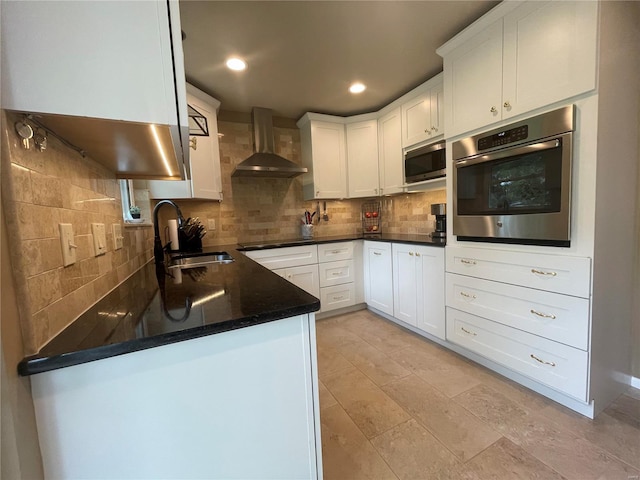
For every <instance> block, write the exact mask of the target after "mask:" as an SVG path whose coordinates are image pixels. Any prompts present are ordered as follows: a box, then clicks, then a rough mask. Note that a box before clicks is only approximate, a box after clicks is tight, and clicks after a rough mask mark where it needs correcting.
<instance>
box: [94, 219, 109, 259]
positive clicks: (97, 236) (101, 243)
mask: <svg viewBox="0 0 640 480" xmlns="http://www.w3.org/2000/svg"><path fill="white" fill-rule="evenodd" d="M91 233H92V234H93V248H94V250H95V252H96V257H98V256H100V255H104V254H105V253H107V233H106V231H105V228H104V223H92V224H91Z"/></svg>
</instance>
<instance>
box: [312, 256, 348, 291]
mask: <svg viewBox="0 0 640 480" xmlns="http://www.w3.org/2000/svg"><path fill="white" fill-rule="evenodd" d="M318 267H319V268H320V286H321V287H330V286H332V285H340V284H342V283H350V282H353V279H354V277H355V275H354V272H353V260H342V261H339V262H329V263H321V264H320V265H318Z"/></svg>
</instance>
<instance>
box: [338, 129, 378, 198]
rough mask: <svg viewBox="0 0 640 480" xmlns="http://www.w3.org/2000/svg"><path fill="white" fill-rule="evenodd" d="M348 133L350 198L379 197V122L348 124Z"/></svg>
mask: <svg viewBox="0 0 640 480" xmlns="http://www.w3.org/2000/svg"><path fill="white" fill-rule="evenodd" d="M346 132H347V165H348V170H347V171H348V177H349V193H348V196H349V198H358V197H374V196H377V195H379V193H378V191H379V190H378V189H379V185H378V182H379V180H378V122H377V120H367V121H364V122H358V123H350V124H347V126H346Z"/></svg>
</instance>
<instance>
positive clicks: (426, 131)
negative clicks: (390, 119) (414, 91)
mask: <svg viewBox="0 0 640 480" xmlns="http://www.w3.org/2000/svg"><path fill="white" fill-rule="evenodd" d="M428 83H430V84H431V86H430V88H429V89H428V90H426V91H424V92H423V93H422V94H420V95H418V96H417V97H415V98H412V99H410V100H408V101H407V102H405V103H403V104H402V107H401V109H402V146H403V147H405V148H406V147H410V146H412V145H415V144H417V143H421V142H425V141H427V140H431V139H437V138H440V137H441V136H442V135H443V134H444V130H443V125H442V122H443V107H444V95H443V84H442V76H441V75H437V76H436V77H434V78H433V79H432V81H430V82H428Z"/></svg>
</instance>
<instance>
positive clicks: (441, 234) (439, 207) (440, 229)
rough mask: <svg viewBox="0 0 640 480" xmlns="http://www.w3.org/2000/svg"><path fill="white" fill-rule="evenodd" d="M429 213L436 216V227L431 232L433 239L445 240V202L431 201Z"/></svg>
mask: <svg viewBox="0 0 640 480" xmlns="http://www.w3.org/2000/svg"><path fill="white" fill-rule="evenodd" d="M431 215H435V216H436V229H435V231H434V232H433V233H432V234H431V237H432V238H434V239H441V240H445V239H446V238H447V204H446V203H432V204H431Z"/></svg>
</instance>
